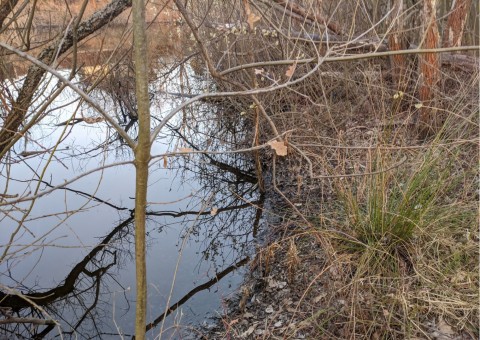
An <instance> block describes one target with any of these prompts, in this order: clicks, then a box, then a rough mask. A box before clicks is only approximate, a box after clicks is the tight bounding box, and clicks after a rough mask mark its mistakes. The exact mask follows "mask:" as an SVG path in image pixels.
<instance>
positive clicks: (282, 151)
mask: <svg viewBox="0 0 480 340" xmlns="http://www.w3.org/2000/svg"><path fill="white" fill-rule="evenodd" d="M268 145H270V147H271V148H272V149H273V150H275V153H276V154H277V156H286V155H287V153H288V148H287V145H286V144H285V142H284V141H281V142H278V141H271V142H268Z"/></svg>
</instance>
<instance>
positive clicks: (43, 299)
mask: <svg viewBox="0 0 480 340" xmlns="http://www.w3.org/2000/svg"><path fill="white" fill-rule="evenodd" d="M132 221H133V217H129V218H127V219H126V220H125V221H123V222H122V223H121V224H119V225H118V226H117V227H116V228H115V229H113V230H112V232H110V234H108V235H107V236H106V237H105V238H104V239H103V240H102V242H101V243H100V244H98V245H97V246H96V247H95V248H93V249H92V250H91V251H90V252H89V253H88V254H87V256H85V257H84V259H83V260H82V261H80V262H79V263H77V264H76V265H75V267H73V269H72V270H71V271H70V273H69V274H68V275H67V277H66V278H65V280H64V282H63V284H61V285H60V286H58V287H55V288H52V289H50V290H47V291H45V292H36V293H28V294H24V295H14V294H7V293H4V292H1V291H0V306H1V307H11V308H12V309H13V310H14V311H19V310H21V309H23V308H28V307H31V305H30V303H28V301H27V300H26V299H25V298H24V297H26V298H28V299H29V300H33V301H35V303H36V304H37V305H39V306H44V305H47V304H50V303H53V302H54V301H57V300H59V299H61V298H63V297H67V296H68V295H69V294H70V293H71V292H72V291H74V289H75V288H76V286H75V283H76V282H77V280H78V278H79V276H80V274H82V273H83V274H86V275H88V276H92V274H93V276H94V277H96V278H99V276H101V275H103V274H105V272H106V271H107V270H108V269H109V268H111V267H112V266H113V265H114V264H115V262H116V260H115V259H116V257H115V256H114V261H113V262H111V263H109V264H108V265H107V266H105V267H101V268H99V269H97V270H96V271H95V272H93V273H92V272H89V271H88V270H87V269H86V267H87V265H88V264H89V263H91V261H92V260H93V259H94V258H95V256H96V255H97V254H98V253H100V251H102V250H103V249H104V248H105V247H106V246H107V245H108V244H109V243H110V241H111V240H112V239H113V237H114V236H116V235H117V234H118V233H119V232H120V231H122V230H123V229H124V228H127V227H128V225H129V224H130V223H131V222H132Z"/></svg>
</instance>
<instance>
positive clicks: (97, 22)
mask: <svg viewBox="0 0 480 340" xmlns="http://www.w3.org/2000/svg"><path fill="white" fill-rule="evenodd" d="M131 5H132V0H112V2H110V3H109V4H108V5H107V6H106V7H105V8H104V9H102V10H100V11H98V12H95V13H94V14H93V15H92V16H91V17H90V18H89V19H87V20H85V21H84V22H83V23H81V24H80V25H79V26H78V28H77V30H76V39H77V42H78V41H81V40H83V39H85V38H86V37H88V36H89V35H90V34H92V33H94V32H95V31H97V30H99V29H100V28H102V27H103V26H105V25H106V24H108V23H109V22H111V21H112V20H113V19H115V18H116V17H117V16H118V15H119V14H120V13H122V12H123V11H124V10H125V9H126V8H127V7H130V6H131ZM74 33H75V32H74V28H70V29H69V31H68V32H67V34H66V35H65V38H64V39H62V41H61V45H60V47H59V48H58V46H56V44H53V45H51V46H49V47H47V48H45V49H44V50H43V51H42V52H41V53H40V55H39V56H38V57H37V59H38V60H39V61H41V62H42V63H44V64H47V65H51V64H52V63H53V62H54V58H55V56H56V54H57V52H58V55H59V56H60V55H61V54H63V53H65V52H66V51H67V50H68V49H69V48H71V47H72V46H73V44H74V43H75V39H74ZM45 72H46V71H45V70H44V69H42V68H40V67H38V66H36V65H32V66H30V68H29V69H28V72H27V76H26V78H25V81H24V83H23V85H22V88H21V89H20V91H19V93H18V96H17V99H16V100H15V102H14V103H13V104H12V107H11V109H10V112H8V115H7V117H6V118H5V121H4V124H3V127H2V128H1V130H0V154H2V153H3V151H4V150H5V148H6V147H7V145H8V144H9V141H10V140H11V138H12V137H14V136H15V134H16V133H17V131H18V129H19V127H20V126H21V124H22V123H23V122H24V120H25V117H26V115H27V112H28V110H29V108H30V105H31V103H32V98H33V95H34V94H35V91H36V90H37V88H38V85H39V84H40V82H41V80H42V78H43V76H44V75H45Z"/></svg>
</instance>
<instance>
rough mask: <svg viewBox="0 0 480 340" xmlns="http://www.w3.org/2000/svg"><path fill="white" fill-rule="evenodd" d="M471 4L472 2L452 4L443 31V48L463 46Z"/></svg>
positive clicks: (459, 1) (460, 0)
mask: <svg viewBox="0 0 480 340" xmlns="http://www.w3.org/2000/svg"><path fill="white" fill-rule="evenodd" d="M471 4H472V0H455V1H454V2H453V3H452V9H451V11H450V13H449V15H448V19H447V24H446V26H445V29H444V31H443V47H455V46H460V45H461V44H462V36H463V30H464V29H465V23H466V22H467V17H468V9H469V8H470V5H471Z"/></svg>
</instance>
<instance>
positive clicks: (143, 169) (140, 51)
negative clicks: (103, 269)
mask: <svg viewBox="0 0 480 340" xmlns="http://www.w3.org/2000/svg"><path fill="white" fill-rule="evenodd" d="M133 39H134V45H133V46H134V62H135V83H136V94H137V108H138V129H139V131H138V144H137V146H136V148H135V167H136V182H135V184H136V189H135V265H136V283H137V303H136V314H135V339H139V340H143V339H145V325H146V311H147V268H146V259H145V257H146V255H145V242H146V241H145V224H146V207H147V188H148V163H149V162H150V147H151V143H150V103H149V96H148V63H147V36H146V28H145V4H144V1H143V0H134V1H133Z"/></svg>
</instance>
